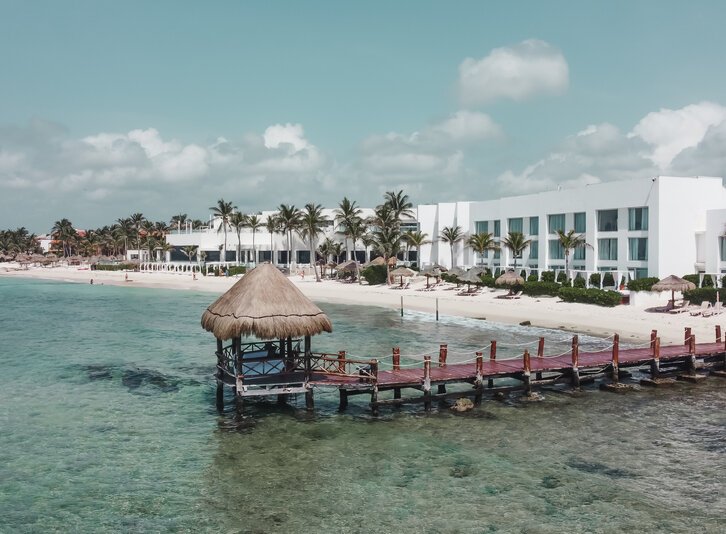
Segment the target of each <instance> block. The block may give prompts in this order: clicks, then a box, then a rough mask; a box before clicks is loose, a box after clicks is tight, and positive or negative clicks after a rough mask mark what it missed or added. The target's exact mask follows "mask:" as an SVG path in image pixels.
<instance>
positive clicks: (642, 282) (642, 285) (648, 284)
mask: <svg viewBox="0 0 726 534" xmlns="http://www.w3.org/2000/svg"><path fill="white" fill-rule="evenodd" d="M656 282H658V279H657V278H655V277H651V278H638V279H637V280H630V281H629V282H628V289H629V290H630V291H650V290H651V288H652V287H653V285H654V284H655V283H656Z"/></svg>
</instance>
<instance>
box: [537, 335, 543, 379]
mask: <svg viewBox="0 0 726 534" xmlns="http://www.w3.org/2000/svg"><path fill="white" fill-rule="evenodd" d="M544 346H545V338H543V337H541V338H539V342H538V343H537V358H538V359H540V360H542V359H543V358H544ZM535 377H536V378H537V380H542V371H537V374H536V375H535Z"/></svg>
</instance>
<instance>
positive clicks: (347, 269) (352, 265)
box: [338, 260, 358, 273]
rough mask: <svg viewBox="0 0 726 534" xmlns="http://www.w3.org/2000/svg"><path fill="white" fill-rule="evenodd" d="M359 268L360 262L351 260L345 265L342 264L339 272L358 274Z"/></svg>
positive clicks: (339, 266)
mask: <svg viewBox="0 0 726 534" xmlns="http://www.w3.org/2000/svg"><path fill="white" fill-rule="evenodd" d="M357 268H358V262H357V261H355V260H349V261H346V262H345V263H341V264H340V265H338V271H340V272H344V273H354V272H356V269H357Z"/></svg>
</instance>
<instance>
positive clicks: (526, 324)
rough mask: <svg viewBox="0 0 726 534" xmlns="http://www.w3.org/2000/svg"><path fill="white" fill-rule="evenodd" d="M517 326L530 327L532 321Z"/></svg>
mask: <svg viewBox="0 0 726 534" xmlns="http://www.w3.org/2000/svg"><path fill="white" fill-rule="evenodd" d="M519 326H532V321H522V322H521V323H519Z"/></svg>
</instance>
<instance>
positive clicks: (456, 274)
mask: <svg viewBox="0 0 726 534" xmlns="http://www.w3.org/2000/svg"><path fill="white" fill-rule="evenodd" d="M447 274H448V275H449V276H454V277H456V278H461V277H462V276H464V275H465V274H466V271H465V270H464V269H462V268H461V267H454V268H453V269H451V270H450V271H449V272H448V273H447Z"/></svg>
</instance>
